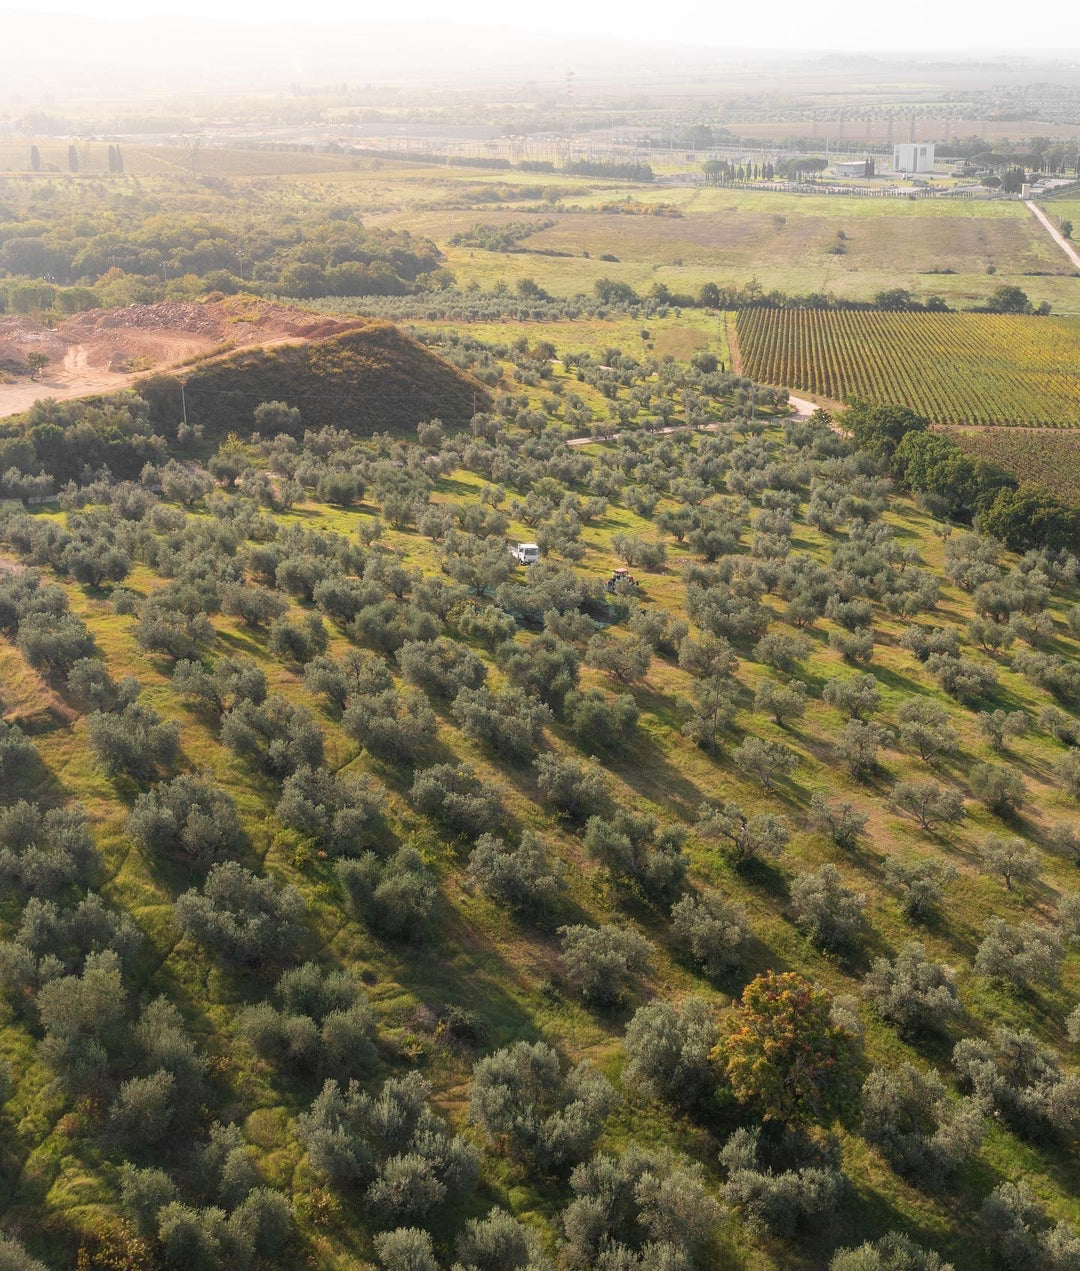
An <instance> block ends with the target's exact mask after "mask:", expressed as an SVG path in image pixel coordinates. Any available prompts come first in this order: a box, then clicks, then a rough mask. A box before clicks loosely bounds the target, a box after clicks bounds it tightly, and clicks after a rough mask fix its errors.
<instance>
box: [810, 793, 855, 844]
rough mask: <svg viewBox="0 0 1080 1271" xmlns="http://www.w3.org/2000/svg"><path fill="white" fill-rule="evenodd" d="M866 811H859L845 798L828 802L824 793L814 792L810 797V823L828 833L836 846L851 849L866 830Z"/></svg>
mask: <svg viewBox="0 0 1080 1271" xmlns="http://www.w3.org/2000/svg"><path fill="white" fill-rule="evenodd" d="M866 821H867V817H866V813H865V812H860V811H859V810H858V809H857V808H856V807H855V805H854V804H853V803H849V802H847V801H846V800H844V801H842V802H840V803H835V804H834V803H830V802H829V801H828V799H826V798H825V796H824V795H822V794H818V793H815V794H814V795H812V796H811V799H810V824H811V825H812V826H813V827H814V828H815V829H818V830H821V831H822V833H824V834H826V835H828V837H829V838H830V839H831V840H832V842H833V843H835V844H836V846H837V847H842V848H845V849H846V850H848V851H851V850H852V849H853V848H855V847H856V846H857V845H858V842H859V839H860V838H861V837H862V835H863V834H864V833H865V832H866Z"/></svg>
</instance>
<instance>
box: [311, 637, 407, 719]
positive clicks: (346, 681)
mask: <svg viewBox="0 0 1080 1271" xmlns="http://www.w3.org/2000/svg"><path fill="white" fill-rule="evenodd" d="M304 683H305V684H306V685H307V686H308V688H310V689H311V691H312V692H313V693H323V694H324V695H325V696H326V698H327V699H328V701H329V702H330V703H331V704H332V705H334V706H336V707H337V708H338V710H344V709H345V704H346V703H347V702H348V700H349V698H350V697H353V696H356V697H361V698H370V697H377V696H378V695H379V694H380V693H385V692H386V691H387V689H391V688H393V686H394V681H393V678H392V677H391V675H390V672H389V671H388V670H387V667H386V663H385V662H384V661H383V659H382V658H380V657H377V656H376V655H375V654H374V653H369V652H368V651H367V650H365V649H349V650H347V651H346V653H345V655H344V657H342V659H341V660H340V661H337V660H336V659H335V658H331V657H319V658H313V659H312V660H311V661H310V662H309V663H308V664H307V666H305V667H304Z"/></svg>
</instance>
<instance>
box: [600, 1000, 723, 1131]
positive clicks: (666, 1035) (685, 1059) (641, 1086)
mask: <svg viewBox="0 0 1080 1271" xmlns="http://www.w3.org/2000/svg"><path fill="white" fill-rule="evenodd" d="M715 1043H716V1021H715V1018H714V1013H713V1011H712V1009H711V1008H710V1007H709V1005H708V1004H707V1003H706V1002H704V1001H702V1000H701V998H697V997H689V998H685V999H684V1000H683V1001H682V1002H681V1003H680V1004H679V1005H678V1006H675V1005H673V1004H672V1003H671V1002H665V1001H661V1000H660V999H657V998H654V999H653V1001H651V1002H648V1003H646V1005H644V1006H642V1007H639V1008H638V1010H637V1011H635V1012H634V1016H633V1018H632V1019H631V1021H630V1023H629V1024H628V1025H627V1028H626V1038H625V1041H624V1043H623V1045H624V1048H625V1050H626V1059H627V1064H626V1072H625V1079H626V1080H628V1081H629V1083H630V1086H631V1088H633V1089H636V1090H640V1091H641V1092H642V1093H643V1094H644V1095H646V1096H647V1097H648V1098H652V1099H663V1100H665V1101H666V1102H669V1103H675V1104H678V1105H679V1106H681V1107H684V1108H690V1109H692V1108H694V1107H695V1106H696V1105H697V1104H698V1103H700V1102H701V1101H702V1100H703V1099H704V1098H705V1096H706V1095H707V1094H708V1093H709V1091H710V1090H711V1089H712V1086H713V1083H714V1080H715V1077H714V1074H713V1071H712V1069H711V1067H710V1063H709V1055H710V1053H711V1051H712V1048H713V1046H714V1045H715Z"/></svg>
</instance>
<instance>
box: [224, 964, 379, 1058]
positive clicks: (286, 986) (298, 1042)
mask: <svg viewBox="0 0 1080 1271" xmlns="http://www.w3.org/2000/svg"><path fill="white" fill-rule="evenodd" d="M274 996H275V998H276V999H277V1001H278V1003H279V1005H278V1006H276V1007H275V1006H274V1005H272V1004H271V1003H270V1002H260V1003H259V1004H258V1005H256V1006H249V1007H246V1008H244V1009H243V1010H242V1011H241V1012H240V1013H239V1015H238V1016H237V1021H236V1026H237V1032H238V1033H239V1035H240V1036H241V1037H242V1038H243V1039H244V1040H245V1041H246V1042H247V1044H248V1045H249V1046H250V1047H251V1048H252V1050H254V1051H255V1053H256V1054H257V1055H258V1056H259V1057H260V1058H262V1059H265V1060H267V1061H268V1062H269V1063H272V1064H275V1065H279V1066H284V1067H288V1068H292V1069H294V1070H300V1071H321V1072H322V1073H323V1075H324V1076H333V1077H338V1078H341V1079H344V1078H348V1077H357V1078H359V1077H364V1076H367V1075H368V1074H369V1073H370V1071H371V1070H372V1068H373V1067H374V1065H375V1061H376V1051H375V1017H374V1015H373V1013H372V1010H371V1006H370V1004H369V1003H368V1000H367V997H366V995H365V994H364V992H363V990H362V989H361V988H360V986H359V984H358V983H357V982H356V980H355V979H354V978H353V977H352V976H351V975H350V974H349V973H348V972H347V971H329V972H327V971H323V970H322V969H321V968H320V967H319V966H317V965H316V964H315V963H314V962H305V963H304V964H303V965H302V966H298V967H295V968H293V969H292V970H290V971H286V972H285V973H284V975H282V977H281V979H279V980H278V982H277V985H276V986H275V989H274Z"/></svg>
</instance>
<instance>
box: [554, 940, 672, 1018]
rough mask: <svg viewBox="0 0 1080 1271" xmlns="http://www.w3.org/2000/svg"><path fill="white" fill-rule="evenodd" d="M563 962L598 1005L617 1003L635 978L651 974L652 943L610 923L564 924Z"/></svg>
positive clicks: (569, 974) (578, 986)
mask: <svg viewBox="0 0 1080 1271" xmlns="http://www.w3.org/2000/svg"><path fill="white" fill-rule="evenodd" d="M559 935H560V936H561V937H562V957H563V966H564V967H565V969H566V976H567V979H568V980H569V981H570V983H571V984H572V985H573V986H574V987H575V988H576V989H577V990H578V992H580V993H581V995H582V997H584V998H585V1000H586V1001H587V1002H589V1003H591V1004H592V1005H594V1006H601V1007H608V1006H615V1005H617V1004H618V1003H619V1002H621V1001H622V1000H623V998H624V997H625V996H626V994H627V992H628V990H629V987H630V983H631V981H632V980H633V979H634V978H636V977H637V976H641V975H647V974H648V973H649V970H650V967H651V962H652V957H651V954H652V947H651V945H650V944H649V942H648V941H647V940H646V939H645V937H644V936H641V935H639V934H638V933H637V932H636V931H632V930H630V929H629V928H626V927H617V926H615V925H614V924H613V923H607V924H605V925H603V926H600V927H587V926H584V925H580V926H573V927H560V928H559Z"/></svg>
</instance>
